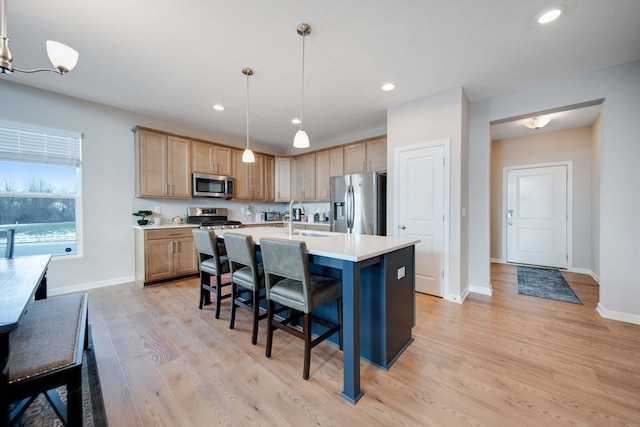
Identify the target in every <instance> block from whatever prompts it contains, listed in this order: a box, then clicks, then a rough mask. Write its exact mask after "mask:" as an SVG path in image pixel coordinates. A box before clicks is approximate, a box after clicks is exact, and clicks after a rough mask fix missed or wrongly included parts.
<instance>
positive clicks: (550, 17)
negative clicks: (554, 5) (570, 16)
mask: <svg viewBox="0 0 640 427" xmlns="http://www.w3.org/2000/svg"><path fill="white" fill-rule="evenodd" d="M561 13H562V10H561V9H552V10H550V11H548V12H545V13H543V14H542V15H541V16H540V18H538V23H539V24H548V23H549V22H551V21H555V20H556V19H558V16H560V14H561Z"/></svg>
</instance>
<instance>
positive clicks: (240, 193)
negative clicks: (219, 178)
mask: <svg viewBox="0 0 640 427" xmlns="http://www.w3.org/2000/svg"><path fill="white" fill-rule="evenodd" d="M231 159H232V163H233V168H232V169H233V177H234V178H235V182H234V195H233V198H234V199H235V200H249V171H248V168H247V163H243V162H242V151H240V150H231Z"/></svg>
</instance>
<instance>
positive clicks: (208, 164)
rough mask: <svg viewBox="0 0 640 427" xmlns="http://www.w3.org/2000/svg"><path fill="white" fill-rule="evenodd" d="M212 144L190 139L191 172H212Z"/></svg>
mask: <svg viewBox="0 0 640 427" xmlns="http://www.w3.org/2000/svg"><path fill="white" fill-rule="evenodd" d="M214 148H215V146H214V145H213V144H207V143H206V142H200V141H191V169H192V170H193V172H200V173H213V171H214V167H215V165H214Z"/></svg>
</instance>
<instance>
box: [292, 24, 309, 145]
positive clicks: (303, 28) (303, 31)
mask: <svg viewBox="0 0 640 427" xmlns="http://www.w3.org/2000/svg"><path fill="white" fill-rule="evenodd" d="M297 31H298V34H300V35H301V36H302V87H301V90H300V129H299V130H298V132H296V135H295V136H294V138H293V146H294V147H295V148H307V147H309V135H307V133H306V132H305V131H304V128H303V126H304V118H303V113H304V39H305V37H306V36H308V35H309V34H310V33H311V26H310V25H309V24H304V23H302V24H300V25H298V28H297Z"/></svg>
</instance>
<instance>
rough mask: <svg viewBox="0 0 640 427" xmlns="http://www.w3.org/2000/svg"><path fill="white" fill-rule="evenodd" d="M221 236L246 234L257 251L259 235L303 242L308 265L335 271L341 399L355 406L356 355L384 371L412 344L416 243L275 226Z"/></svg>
mask: <svg viewBox="0 0 640 427" xmlns="http://www.w3.org/2000/svg"><path fill="white" fill-rule="evenodd" d="M225 233H239V234H244V235H250V236H252V238H253V240H254V242H255V244H256V248H257V250H259V246H260V239H262V238H265V237H266V238H280V239H285V240H297V241H304V242H305V244H306V247H307V250H308V253H309V263H310V265H315V266H317V267H319V268H325V269H330V270H332V271H334V272H337V274H338V275H339V277H340V278H341V279H342V283H343V294H342V311H343V323H342V331H343V391H342V392H341V394H340V395H341V396H342V397H343V398H344V399H346V400H347V401H349V402H351V403H353V404H356V403H357V402H358V401H359V400H360V399H361V398H362V396H363V395H364V392H363V391H362V389H361V384H360V360H361V357H363V358H364V359H365V360H366V361H369V362H371V363H373V364H374V365H376V366H378V367H380V368H382V369H383V370H388V369H389V368H390V366H391V365H392V364H393V363H394V362H395V360H397V358H398V357H400V355H401V354H402V352H403V351H404V350H405V349H406V348H407V347H408V346H409V345H410V344H411V342H412V341H413V338H412V336H411V328H412V327H413V326H414V325H415V274H414V271H415V244H416V243H418V242H419V241H420V240H419V239H415V238H408V237H392V236H374V235H362V234H352V233H335V232H328V231H312V230H295V231H293V230H292V232H291V233H289V231H288V230H285V229H283V228H280V227H247V228H239V229H228V230H216V234H217V235H218V237H219V238H220V239H221V241H223V240H224V235H225ZM363 302H364V304H363ZM361 344H362V348H361ZM361 350H362V351H361Z"/></svg>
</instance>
